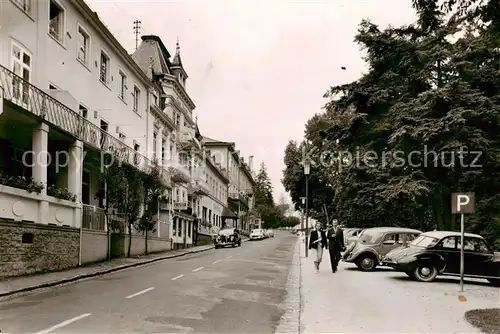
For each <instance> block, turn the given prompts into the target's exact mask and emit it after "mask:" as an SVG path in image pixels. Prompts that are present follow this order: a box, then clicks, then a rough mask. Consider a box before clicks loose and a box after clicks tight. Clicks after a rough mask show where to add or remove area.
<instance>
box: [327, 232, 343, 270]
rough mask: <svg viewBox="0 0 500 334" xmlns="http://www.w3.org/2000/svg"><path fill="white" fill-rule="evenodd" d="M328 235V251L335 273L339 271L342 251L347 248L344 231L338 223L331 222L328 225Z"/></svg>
mask: <svg viewBox="0 0 500 334" xmlns="http://www.w3.org/2000/svg"><path fill="white" fill-rule="evenodd" d="M326 237H327V238H328V252H329V253H330V263H331V265H332V272H333V273H335V272H337V267H338V265H339V261H340V258H341V252H342V251H343V250H345V244H344V232H343V231H342V229H341V228H340V226H339V225H338V224H337V223H335V224H330V225H328V231H327V234H326Z"/></svg>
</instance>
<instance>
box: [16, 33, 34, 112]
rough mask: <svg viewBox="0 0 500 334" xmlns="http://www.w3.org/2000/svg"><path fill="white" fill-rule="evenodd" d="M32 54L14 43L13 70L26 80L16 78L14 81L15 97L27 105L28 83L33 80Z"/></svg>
mask: <svg viewBox="0 0 500 334" xmlns="http://www.w3.org/2000/svg"><path fill="white" fill-rule="evenodd" d="M31 66H32V64H31V54H30V53H28V52H27V51H26V50H24V49H23V48H22V47H21V46H19V45H17V44H14V43H13V44H12V72H14V74H16V75H17V76H19V77H21V78H22V79H23V80H24V81H22V80H20V79H18V78H14V80H13V81H12V86H13V87H12V88H13V95H14V99H16V100H19V102H22V103H23V104H25V105H27V104H28V102H29V90H30V87H29V85H28V83H29V82H31V70H32V69H31Z"/></svg>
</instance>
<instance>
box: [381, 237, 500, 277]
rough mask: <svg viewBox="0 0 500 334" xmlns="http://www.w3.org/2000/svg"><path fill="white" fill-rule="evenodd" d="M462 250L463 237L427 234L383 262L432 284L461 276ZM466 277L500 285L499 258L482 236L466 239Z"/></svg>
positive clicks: (395, 251)
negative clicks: (444, 277) (438, 278)
mask: <svg viewBox="0 0 500 334" xmlns="http://www.w3.org/2000/svg"><path fill="white" fill-rule="evenodd" d="M460 249H461V245H460V233H458V232H447V231H433V232H426V233H423V234H421V235H420V236H419V237H417V238H416V239H415V240H413V241H412V242H411V243H409V244H408V246H407V247H400V248H398V249H395V250H393V251H391V252H389V253H388V254H387V255H386V256H385V257H384V259H383V260H382V262H383V264H384V265H387V266H389V267H392V268H394V269H395V270H397V271H401V272H404V273H406V274H407V275H408V276H410V277H411V278H413V279H416V280H418V281H421V282H432V281H433V280H435V279H436V276H438V275H447V276H459V275H460ZM464 276H465V277H470V278H484V279H486V280H488V281H489V282H490V283H492V284H494V285H496V286H499V285H500V254H499V253H494V252H493V251H492V250H491V248H490V247H489V246H488V244H487V243H486V241H485V240H484V239H483V237H481V236H480V235H477V234H471V233H465V235H464Z"/></svg>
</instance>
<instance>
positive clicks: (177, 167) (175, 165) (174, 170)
mask: <svg viewBox="0 0 500 334" xmlns="http://www.w3.org/2000/svg"><path fill="white" fill-rule="evenodd" d="M167 165H168V169H169V172H170V175H172V181H173V182H174V183H189V182H191V173H190V172H189V168H187V167H186V166H184V165H183V164H181V163H179V162H177V161H172V160H169V161H168V162H167Z"/></svg>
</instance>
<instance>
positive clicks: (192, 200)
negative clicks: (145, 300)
mask: <svg viewBox="0 0 500 334" xmlns="http://www.w3.org/2000/svg"><path fill="white" fill-rule="evenodd" d="M0 22H1V26H0V223H1V220H9V221H15V222H23V221H24V222H30V223H35V224H40V225H46V226H48V225H53V226H57V227H63V226H65V227H71V228H74V229H80V231H81V230H85V231H92V232H94V231H97V232H102V234H100V236H102V235H106V233H104V232H108V231H111V232H114V233H116V234H117V235H118V234H123V233H126V232H127V224H126V218H125V216H124V214H123V213H122V212H113V213H112V214H111V215H110V214H109V213H108V214H106V213H105V209H104V208H105V207H106V196H103V195H102V194H103V193H105V190H106V188H107V186H106V183H105V182H104V181H103V170H104V167H105V166H104V164H105V163H104V161H103V156H104V153H109V154H112V155H113V156H117V157H118V158H117V159H118V160H120V161H123V162H126V163H128V164H130V165H132V166H134V167H135V168H137V169H138V170H141V171H144V172H147V171H149V170H150V169H151V167H152V166H153V162H154V161H156V162H157V163H158V164H159V165H160V167H161V170H162V175H161V176H162V179H163V181H164V183H165V185H166V186H167V188H168V194H166V195H167V196H166V197H167V200H166V201H165V203H162V205H161V206H160V210H158V211H159V213H158V214H157V217H156V218H155V219H156V220H157V223H156V227H155V228H154V229H153V231H152V233H151V234H152V235H153V236H154V237H155V238H157V240H159V241H161V242H162V243H168V245H169V246H168V247H167V248H170V247H173V248H184V247H190V246H191V245H192V244H193V242H194V240H193V239H194V233H193V230H194V229H196V228H197V227H198V228H199V229H200V230H201V229H202V228H203V227H202V226H210V228H216V229H219V228H220V227H222V224H223V221H224V217H227V216H228V215H230V214H231V213H229V210H228V206H232V209H231V210H232V212H235V213H237V214H238V215H239V221H241V222H242V225H240V226H239V227H240V228H241V227H243V228H244V229H248V222H249V221H250V220H249V218H248V217H249V213H251V211H252V207H253V198H252V194H253V185H254V181H253V178H252V176H251V170H250V169H251V168H250V167H249V166H248V165H247V164H246V163H245V161H244V160H243V159H241V158H240V156H239V152H236V151H235V150H234V145H233V144H232V145H229V146H224V145H222V146H220V145H219V146H217V145H211V144H210V145H209V146H207V147H204V146H203V137H202V136H201V134H200V131H199V129H198V127H197V125H196V120H195V118H194V116H193V111H194V109H195V107H196V106H195V104H194V102H193V101H192V99H191V97H190V96H189V94H188V92H187V88H186V81H187V79H188V74H187V72H186V70H185V69H184V66H183V64H182V60H181V55H180V48H179V44H177V46H176V51H175V54H174V56H173V57H171V55H170V53H169V51H168V50H167V48H166V46H165V45H164V44H163V42H162V41H161V39H160V38H159V37H158V36H153V35H152V36H143V37H142V43H141V45H140V46H139V48H138V49H137V50H136V52H135V53H134V54H133V55H130V54H129V53H128V52H127V51H126V50H125V49H124V48H123V47H122V46H121V44H120V43H119V42H118V41H117V40H116V39H115V37H113V35H112V34H111V32H110V31H109V30H108V29H107V28H106V26H105V25H104V23H103V22H102V21H101V20H100V19H99V17H98V16H97V14H96V13H95V12H94V11H92V10H91V9H90V8H89V7H88V6H87V5H86V3H85V2H84V1H83V0H64V1H63V0H4V1H0ZM207 148H208V150H207ZM224 154H225V155H226V158H225V159H222V158H221V156H222V155H224ZM250 164H251V162H250ZM228 198H229V199H230V200H229V199H228ZM0 225H1V224H0ZM0 227H1V226H0ZM133 233H134V237H136V236H137V237H138V234H139V233H138V232H136V231H133ZM84 234H85V233H81V235H84ZM80 238H82V237H81V236H80ZM56 239H57V238H56ZM108 239H109V236H108ZM81 240H82V239H80V246H79V247H80V253H81V252H82V251H81V247H82V246H81V244H82V241H81ZM100 240H101V241H102V242H101V241H100V244H99V245H100V246H99V247H101V248H102V250H103V252H105V253H107V254H108V255H109V254H110V253H111V252H112V251H111V250H110V248H112V247H111V246H110V241H109V240H107V241H106V240H105V239H103V238H101V239H100ZM103 240H104V241H103ZM146 240H147V238H146ZM134 242H135V241H134ZM146 244H147V243H146ZM83 245H84V246H85V242H83ZM89 245H90V246H89V249H90V252H94V249H96V248H97V246H95V245H94V244H92V243H90V244H89ZM134 245H139V246H140V245H144V242H143V240H140V241H138V242H137V243H136V244H135V243H134ZM162 245H163V244H162ZM0 246H1V245H0ZM122 246H123V245H121V244H120V245H119V247H122ZM139 246H137V247H139ZM117 247H118V246H117ZM134 247H136V246H133V248H134ZM152 247H153V250H164V249H165V247H164V246H155V245H153V246H152ZM122 248H123V247H122ZM137 249H139V248H137ZM96 252H97V251H95V252H94V253H96ZM137 252H139V251H137ZM60 253H64V252H60ZM139 253H140V252H139ZM90 258H92V256H90V257H89V262H92V261H94V260H95V259H94V258H92V259H90ZM96 259H97V258H96ZM99 259H102V257H100V258H99ZM80 260H81V259H80ZM80 262H81V261H80ZM84 262H85V261H84ZM1 265H2V264H1V259H0V267H2V266H1ZM2 268H3V267H2Z"/></svg>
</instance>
